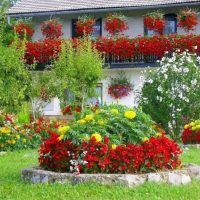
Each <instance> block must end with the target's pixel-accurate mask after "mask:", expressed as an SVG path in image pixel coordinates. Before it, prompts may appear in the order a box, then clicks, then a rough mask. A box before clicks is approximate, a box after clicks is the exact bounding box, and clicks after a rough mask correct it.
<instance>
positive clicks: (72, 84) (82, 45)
mask: <svg viewBox="0 0 200 200" xmlns="http://www.w3.org/2000/svg"><path fill="white" fill-rule="evenodd" d="M73 45H74V44H72V42H71V41H67V43H63V44H62V51H61V54H60V57H59V59H58V60H57V61H56V62H55V64H54V67H53V70H52V74H51V75H52V76H51V77H52V80H53V82H54V85H55V87H56V88H57V96H58V97H59V99H60V100H61V103H62V104H66V95H65V93H64V92H63V91H64V90H66V89H68V90H69V91H70V92H71V93H73V95H74V96H75V97H76V98H78V99H79V100H80V104H81V106H82V109H83V108H84V105H85V103H86V102H87V100H88V98H89V97H92V96H94V92H95V88H96V86H97V83H98V82H99V81H100V80H101V78H102V77H103V70H102V66H103V60H102V58H101V56H100V54H99V53H98V52H97V50H96V49H95V48H94V47H93V46H92V42H91V40H90V39H89V38H87V37H86V38H84V39H82V40H79V42H78V44H77V47H73Z"/></svg>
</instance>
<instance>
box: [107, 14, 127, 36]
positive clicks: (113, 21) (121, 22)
mask: <svg viewBox="0 0 200 200" xmlns="http://www.w3.org/2000/svg"><path fill="white" fill-rule="evenodd" d="M127 29H128V23H127V21H126V18H125V16H124V15H119V14H109V15H108V16H107V18H106V21H105V30H106V31H107V32H108V33H109V34H110V35H118V34H120V33H123V32H124V31H126V30H127Z"/></svg>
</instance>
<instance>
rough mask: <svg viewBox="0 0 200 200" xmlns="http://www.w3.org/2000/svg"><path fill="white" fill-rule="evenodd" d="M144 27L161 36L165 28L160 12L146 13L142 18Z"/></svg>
mask: <svg viewBox="0 0 200 200" xmlns="http://www.w3.org/2000/svg"><path fill="white" fill-rule="evenodd" d="M144 27H145V28H146V29H147V30H154V31H155V32H156V33H158V34H160V35H162V34H163V31H164V28H165V20H164V18H163V13H162V12H161V11H159V10H158V11H155V12H151V13H148V14H147V15H145V16H144Z"/></svg>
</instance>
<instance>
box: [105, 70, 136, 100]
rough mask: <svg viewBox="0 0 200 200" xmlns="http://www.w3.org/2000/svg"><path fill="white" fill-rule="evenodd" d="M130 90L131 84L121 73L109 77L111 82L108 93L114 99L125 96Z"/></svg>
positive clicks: (131, 88)
mask: <svg viewBox="0 0 200 200" xmlns="http://www.w3.org/2000/svg"><path fill="white" fill-rule="evenodd" d="M132 90H133V86H132V84H131V83H130V81H129V80H128V79H127V77H126V76H125V75H124V74H122V73H120V74H119V76H118V77H116V78H111V82H110V84H109V86H108V94H109V95H110V96H111V97H112V98H114V99H121V98H123V97H126V96H128V95H129V94H130V92H131V91H132Z"/></svg>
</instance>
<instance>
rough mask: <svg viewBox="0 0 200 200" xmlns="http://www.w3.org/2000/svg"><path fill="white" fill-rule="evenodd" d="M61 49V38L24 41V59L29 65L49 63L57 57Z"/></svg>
mask: <svg viewBox="0 0 200 200" xmlns="http://www.w3.org/2000/svg"><path fill="white" fill-rule="evenodd" d="M60 50H61V40H57V39H45V40H42V41H36V42H27V43H26V52H25V56H24V58H25V61H26V63H27V64H29V65H31V64H33V63H34V62H37V63H47V64H48V63H49V62H52V61H53V60H54V59H56V58H57V57H58V54H59V52H60Z"/></svg>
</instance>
